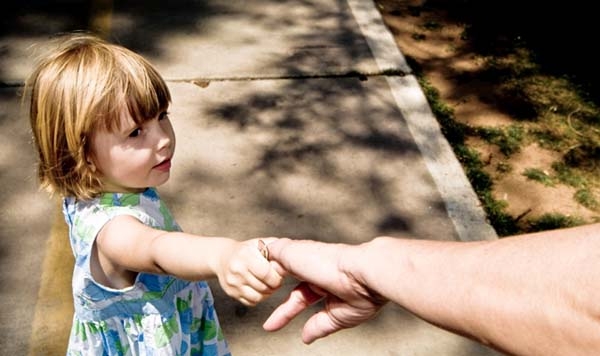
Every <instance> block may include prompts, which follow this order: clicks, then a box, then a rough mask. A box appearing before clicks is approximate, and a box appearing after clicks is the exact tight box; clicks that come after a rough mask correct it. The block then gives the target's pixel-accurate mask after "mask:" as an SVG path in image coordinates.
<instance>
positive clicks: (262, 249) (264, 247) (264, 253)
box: [258, 240, 269, 261]
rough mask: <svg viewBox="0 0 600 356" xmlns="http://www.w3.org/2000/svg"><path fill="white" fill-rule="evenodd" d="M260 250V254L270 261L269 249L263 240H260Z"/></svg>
mask: <svg viewBox="0 0 600 356" xmlns="http://www.w3.org/2000/svg"><path fill="white" fill-rule="evenodd" d="M258 250H259V251H260V254H261V255H262V256H263V257H264V258H265V259H266V260H267V261H268V260H269V249H268V247H267V244H265V242H264V241H263V240H258Z"/></svg>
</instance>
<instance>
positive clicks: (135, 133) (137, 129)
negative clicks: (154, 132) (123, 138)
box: [129, 127, 142, 137]
mask: <svg viewBox="0 0 600 356" xmlns="http://www.w3.org/2000/svg"><path fill="white" fill-rule="evenodd" d="M141 132H142V129H140V128H139V127H138V128H136V129H135V130H133V131H131V133H130V134H129V137H138V136H139V135H140V133H141Z"/></svg>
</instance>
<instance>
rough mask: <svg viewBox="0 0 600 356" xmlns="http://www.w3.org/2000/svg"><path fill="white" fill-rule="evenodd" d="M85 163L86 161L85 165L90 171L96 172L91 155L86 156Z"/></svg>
mask: <svg viewBox="0 0 600 356" xmlns="http://www.w3.org/2000/svg"><path fill="white" fill-rule="evenodd" d="M85 163H87V166H88V168H89V169H90V171H91V172H92V173H96V165H95V164H94V160H93V159H92V157H88V158H86V160H85Z"/></svg>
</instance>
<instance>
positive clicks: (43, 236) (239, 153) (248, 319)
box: [0, 0, 497, 356]
mask: <svg viewBox="0 0 600 356" xmlns="http://www.w3.org/2000/svg"><path fill="white" fill-rule="evenodd" d="M5 7H6V11H5V14H4V15H3V17H4V19H3V20H4V23H3V24H2V25H0V26H1V28H2V32H1V33H0V49H1V51H0V84H1V86H0V155H1V157H2V159H1V160H0V164H1V166H0V167H1V171H0V172H1V174H0V184H1V186H2V190H0V204H2V207H1V209H0V211H1V213H0V321H1V322H0V354H2V355H26V354H30V355H40V354H44V355H54V354H62V353H64V349H65V342H66V341H65V340H66V338H67V337H68V330H69V326H70V325H69V323H70V319H71V312H72V309H71V306H70V303H71V300H70V279H69V278H70V268H71V265H70V264H71V263H72V257H71V255H70V253H71V252H70V248H69V246H68V239H67V237H66V233H65V229H64V223H63V222H62V221H61V217H60V214H59V212H58V211H57V207H56V201H55V200H54V199H52V198H50V197H48V195H47V194H46V193H45V192H43V191H39V189H38V187H37V182H36V173H35V155H34V152H33V148H32V146H31V138H30V133H29V129H28V118H27V107H26V105H24V104H26V103H22V102H21V95H20V93H21V91H22V84H23V81H24V79H25V78H26V76H27V74H28V73H29V71H30V70H31V67H32V63H33V62H34V60H35V57H36V56H37V55H38V54H40V53H42V52H43V49H44V44H45V43H47V40H48V38H49V37H50V36H52V35H53V34H56V33H59V32H68V31H73V30H78V29H90V28H94V29H96V30H98V31H101V32H102V33H104V34H105V36H106V37H107V38H109V39H111V40H113V41H115V42H118V43H121V44H123V45H125V46H127V47H129V48H131V49H133V50H135V51H137V52H139V53H141V54H142V55H144V56H145V57H146V58H148V59H149V60H150V61H151V62H152V63H154V64H155V65H156V67H157V68H158V70H159V71H160V72H161V73H162V74H163V76H164V78H165V79H166V80H167V82H168V85H169V87H170V89H171V91H172V96H173V103H172V107H171V108H170V112H171V117H172V122H173V125H174V128H175V131H176V135H177V145H178V148H177V152H176V154H175V158H174V168H173V173H172V178H171V180H170V181H169V182H168V183H167V184H166V185H165V186H163V187H161V188H160V191H161V194H162V195H163V197H164V198H165V199H166V201H167V202H169V203H170V206H171V208H172V210H173V213H174V215H175V217H176V219H177V220H178V222H179V223H180V225H181V226H182V227H183V228H184V230H186V231H188V232H192V233H197V234H204V235H210V236H230V237H234V238H237V239H246V238H251V237H258V236H287V237H292V238H310V239H316V240H321V241H327V242H345V243H360V242H363V241H367V240H369V239H371V238H373V237H375V236H379V235H391V236H412V237H414V238H419V239H437V240H463V241H470V240H480V239H494V238H497V237H496V234H495V233H494V231H493V229H492V228H491V227H490V226H489V224H487V223H486V221H485V217H484V213H483V211H482V209H481V207H480V206H479V204H478V202H477V198H476V196H475V194H474V193H473V190H472V188H471V187H470V185H469V183H468V181H467V179H466V177H465V175H464V173H463V171H462V169H461V167H460V164H459V163H458V162H457V160H456V158H455V157H454V155H453V154H452V150H451V148H450V146H449V145H448V143H447V142H446V141H445V139H444V138H443V136H442V134H441V132H440V129H439V126H438V124H437V123H436V121H435V118H434V117H433V116H432V114H431V110H430V108H429V106H428V105H427V102H426V100H425V97H424V96H423V93H422V91H421V89H420V88H419V86H418V83H417V81H416V78H415V77H414V76H413V75H412V73H411V70H410V67H409V66H408V65H407V64H406V61H405V59H404V57H403V56H402V54H401V52H400V51H399V50H398V48H397V46H396V45H395V43H394V40H393V37H392V35H391V34H390V33H389V31H388V30H387V29H386V28H385V26H384V24H383V22H382V19H381V16H380V14H379V12H378V11H377V9H376V7H375V5H374V3H372V2H371V1H366V0H363V1H360V0H348V1H345V0H344V1H339V0H338V1H335V0H313V1H289V2H288V1H266V0H263V1H260V0H257V1H252V2H246V1H239V0H237V1H227V2H224V1H221V2H219V1H191V0H190V1H171V2H164V1H145V2H115V3H112V2H111V1H107V0H101V1H89V2H86V1H76V0H63V1H47V2H46V1H33V2H26V3H25V2H23V3H17V2H15V1H9V3H8V4H5ZM211 283H212V284H213V291H214V294H215V297H216V298H217V309H218V311H219V316H220V318H221V321H222V324H223V328H224V332H225V336H226V337H227V338H228V340H229V343H230V346H231V350H232V352H233V355H235V356H246V355H265V356H268V355H305V354H310V355H345V356H353V355H364V354H368V355H496V354H497V353H495V352H494V351H492V350H490V349H488V348H486V347H484V346H482V345H480V344H478V343H476V342H473V341H470V340H467V339H465V338H463V337H460V336H457V335H454V334H451V333H449V332H446V331H444V330H441V329H439V328H437V327H435V326H433V325H430V324H428V323H426V322H424V321H422V320H419V319H417V318H415V317H414V316H412V315H411V314H409V313H407V312H406V311H404V310H403V309H402V308H400V307H398V306H396V305H388V306H386V307H385V308H384V310H383V311H382V313H381V314H380V315H379V316H378V317H376V318H375V319H373V320H372V321H370V322H368V323H365V324H362V325H361V326H359V327H356V328H353V329H350V330H344V331H341V332H339V333H337V334H335V335H332V336H330V337H328V338H326V339H323V340H320V341H317V342H315V343H314V344H312V345H310V346H307V345H304V344H302V342H301V340H300V332H301V326H302V324H303V322H304V321H305V320H306V319H307V317H308V315H309V314H310V311H307V312H306V313H305V314H303V315H301V316H300V317H298V318H297V320H295V321H294V322H293V323H292V324H291V325H289V326H288V327H286V328H285V329H283V330H281V331H279V332H276V333H266V332H265V331H263V330H262V327H261V325H262V323H263V321H264V320H265V319H266V318H267V316H268V315H269V314H270V311H271V310H273V309H274V308H275V307H276V306H277V305H278V302H280V301H281V300H282V299H283V298H284V297H285V294H286V292H287V291H289V289H290V288H292V287H293V285H294V284H295V281H293V280H291V279H289V280H288V281H287V282H286V285H285V286H284V287H283V288H282V289H281V290H280V291H279V292H277V293H276V294H275V295H273V296H272V297H271V298H270V299H269V300H267V301H266V302H264V303H262V304H260V305H259V306H257V307H254V308H245V307H243V306H241V305H239V304H238V303H236V302H235V301H233V300H231V299H229V298H228V297H227V296H225V295H224V294H223V292H222V291H221V290H220V289H219V287H218V285H217V284H216V283H214V281H212V282H211Z"/></svg>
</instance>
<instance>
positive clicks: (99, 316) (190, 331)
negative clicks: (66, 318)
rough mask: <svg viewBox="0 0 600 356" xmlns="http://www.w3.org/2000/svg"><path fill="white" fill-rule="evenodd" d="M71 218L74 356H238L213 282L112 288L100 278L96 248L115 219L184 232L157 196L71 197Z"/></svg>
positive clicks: (145, 282)
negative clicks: (94, 269) (93, 261)
mask: <svg viewBox="0 0 600 356" xmlns="http://www.w3.org/2000/svg"><path fill="white" fill-rule="evenodd" d="M63 213H64V215H65V219H66V221H67V224H68V225H69V238H70V241H71V247H72V249H73V253H74V255H75V267H74V270H73V301H74V309H75V314H74V317H73V326H72V329H71V335H70V339H69V346H68V350H67V355H85V356H88V355H123V356H126V355H132V356H133V355H135V356H138V355H161V356H162V355H230V352H229V349H228V346H227V343H226V341H225V338H224V337H223V332H222V330H221V326H220V324H219V320H218V318H217V313H216V311H215V307H214V299H213V296H212V292H211V290H210V287H209V286H208V284H207V283H206V282H205V281H200V282H190V281H185V280H181V279H178V278H175V277H172V276H168V275H158V274H151V273H139V274H138V275H137V277H136V280H135V282H134V284H133V285H132V286H130V287H127V288H125V289H112V288H108V287H106V286H103V285H100V284H98V283H96V282H95V281H94V278H93V277H92V274H91V272H90V258H91V251H92V246H93V244H94V241H95V239H96V236H97V234H98V232H99V231H100V229H101V228H102V227H103V226H104V224H106V223H107V222H108V221H109V220H110V219H112V218H113V217H115V216H118V215H123V214H126V215H131V216H133V217H135V218H137V219H138V220H140V221H141V222H142V223H144V224H146V225H149V226H151V227H153V228H157V229H161V230H165V231H181V229H180V227H179V226H178V225H177V223H176V222H175V220H174V219H173V217H172V215H171V213H170V212H169V210H168V209H167V207H166V206H165V205H164V204H163V202H162V201H161V199H160V197H159V195H158V193H157V192H156V190H155V189H153V188H149V189H146V190H145V191H144V192H143V193H139V194H121V193H106V194H103V195H101V196H100V197H98V198H96V199H93V200H89V201H78V200H76V199H74V198H65V199H64V201H63ZM131 253H135V251H131Z"/></svg>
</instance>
